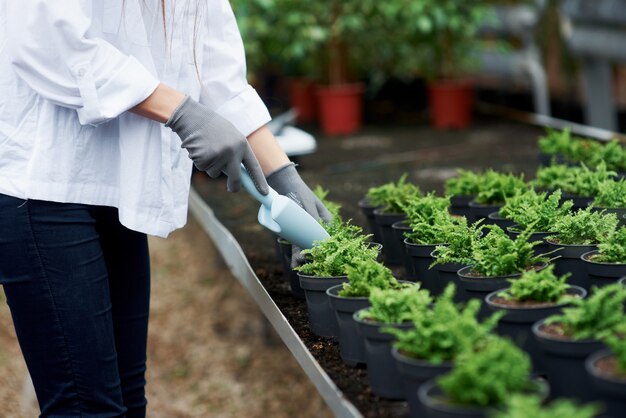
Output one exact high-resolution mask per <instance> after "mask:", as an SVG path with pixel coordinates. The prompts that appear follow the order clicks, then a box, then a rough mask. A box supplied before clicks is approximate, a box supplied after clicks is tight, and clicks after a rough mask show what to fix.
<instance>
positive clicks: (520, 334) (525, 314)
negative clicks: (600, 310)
mask: <svg viewBox="0 0 626 418" xmlns="http://www.w3.org/2000/svg"><path fill="white" fill-rule="evenodd" d="M568 277H569V273H568V274H565V275H564V276H561V277H557V276H556V275H555V274H554V266H553V265H550V266H548V268H546V269H545V270H542V271H539V272H537V271H533V270H531V271H527V272H525V273H524V274H522V276H521V277H520V278H519V279H515V280H509V282H510V283H511V286H510V287H508V288H506V289H502V290H496V291H494V292H491V293H490V294H488V295H487V296H486V297H485V303H486V304H487V306H489V308H490V309H491V310H492V311H494V312H503V313H504V314H505V315H504V316H503V317H502V319H501V320H500V322H499V323H498V328H497V330H498V333H499V334H501V335H506V336H509V337H510V338H511V339H512V340H513V342H515V343H516V344H518V345H519V346H520V347H521V348H522V349H524V351H526V352H527V353H528V354H529V355H530V357H531V359H532V361H533V364H534V369H535V370H542V366H543V365H542V364H541V355H540V353H539V352H538V350H537V347H536V343H535V341H534V339H533V338H532V333H531V331H530V328H531V326H532V324H533V323H534V322H537V321H539V320H540V319H543V318H546V317H548V316H550V315H555V314H557V313H559V312H560V311H561V309H562V308H563V307H564V306H567V304H568V303H569V300H570V299H571V298H572V297H576V298H584V297H585V296H586V295H587V291H586V290H585V289H583V288H582V287H578V286H572V285H569V284H567V283H566V280H567V278H568Z"/></svg>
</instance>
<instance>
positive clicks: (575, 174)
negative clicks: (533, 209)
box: [532, 163, 616, 197]
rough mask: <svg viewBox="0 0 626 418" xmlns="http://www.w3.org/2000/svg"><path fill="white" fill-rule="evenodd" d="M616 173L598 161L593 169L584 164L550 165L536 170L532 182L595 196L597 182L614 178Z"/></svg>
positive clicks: (577, 193) (553, 188) (568, 191)
mask: <svg viewBox="0 0 626 418" xmlns="http://www.w3.org/2000/svg"><path fill="white" fill-rule="evenodd" d="M615 176H616V173H615V172H614V171H610V170H608V169H607V167H606V164H605V163H600V164H598V166H597V167H596V168H595V169H590V168H589V167H587V166H586V165H584V164H581V165H580V166H577V167H569V166H565V165H560V164H556V165H551V166H548V167H542V168H539V169H538V170H537V176H536V179H535V180H534V181H533V182H532V184H533V185H534V186H535V187H537V188H540V189H548V190H557V189H561V190H562V191H563V192H567V193H569V194H572V195H575V196H592V197H593V196H596V195H597V194H598V189H599V184H600V183H602V182H604V181H606V180H610V179H612V178H614V177H615Z"/></svg>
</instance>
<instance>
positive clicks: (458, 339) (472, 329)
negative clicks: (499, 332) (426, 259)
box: [383, 283, 504, 364]
mask: <svg viewBox="0 0 626 418" xmlns="http://www.w3.org/2000/svg"><path fill="white" fill-rule="evenodd" d="M454 292H455V286H454V284H453V283H450V284H449V285H448V286H447V287H446V289H445V290H444V292H443V293H442V294H441V295H440V296H439V297H437V298H436V300H435V302H434V304H433V306H432V308H431V309H427V310H424V311H420V312H418V313H417V314H416V315H413V317H412V320H411V322H413V324H414V327H413V328H411V329H408V330H400V329H394V328H387V329H383V331H384V332H388V333H390V334H393V335H394V336H395V337H396V341H395V342H394V347H396V348H397V349H398V350H400V351H401V352H402V353H403V354H405V355H408V356H410V357H413V358H416V359H422V360H427V361H428V362H430V363H432V364H441V363H442V362H444V361H451V360H454V359H455V358H456V356H458V355H459V354H460V353H462V352H464V351H468V350H474V349H475V348H476V346H477V345H478V344H479V343H480V341H482V340H483V339H484V338H486V337H487V336H488V335H489V333H490V332H491V331H492V330H493V329H494V328H495V326H496V324H497V323H498V320H499V319H500V318H501V317H502V315H504V312H498V313H495V314H493V315H492V316H490V317H489V318H488V319H486V320H485V321H484V322H480V321H479V320H478V312H479V311H480V301H479V300H477V299H472V300H471V301H469V302H468V303H467V305H461V304H456V303H454V300H453V298H454Z"/></svg>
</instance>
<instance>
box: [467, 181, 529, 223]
mask: <svg viewBox="0 0 626 418" xmlns="http://www.w3.org/2000/svg"><path fill="white" fill-rule="evenodd" d="M481 177H482V182H481V183H480V186H479V191H478V194H477V195H476V197H475V198H474V200H472V201H470V202H469V207H470V211H471V212H472V216H473V217H474V219H480V218H487V217H488V216H489V214H490V213H493V212H497V211H499V210H500V208H501V207H502V206H503V205H504V202H505V201H506V198H507V197H510V196H514V195H515V194H516V193H517V192H518V191H520V190H525V189H527V188H528V186H527V184H526V183H525V182H524V178H523V177H522V176H519V177H518V176H515V175H513V174H510V173H508V174H505V173H498V172H496V171H494V170H489V171H487V172H486V173H485V174H483V175H482V176H481Z"/></svg>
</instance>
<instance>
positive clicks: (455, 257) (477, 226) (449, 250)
mask: <svg viewBox="0 0 626 418" xmlns="http://www.w3.org/2000/svg"><path fill="white" fill-rule="evenodd" d="M482 221H483V220H482V219H481V220H479V221H477V222H474V223H473V224H468V222H467V219H466V218H465V217H460V218H454V219H453V221H452V227H451V228H450V229H448V230H446V231H445V235H443V236H442V240H445V241H443V242H445V243H446V244H445V245H438V246H436V247H435V250H434V251H433V256H434V261H433V263H432V264H431V266H430V267H433V266H436V265H437V264H445V263H459V264H471V263H472V260H473V253H472V248H473V245H474V241H476V240H478V239H479V238H480V237H481V235H482V230H483V225H482Z"/></svg>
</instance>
